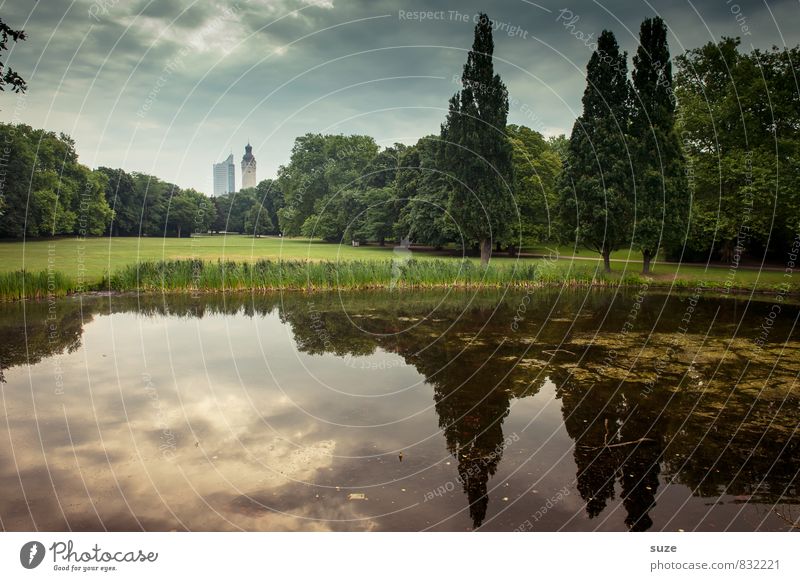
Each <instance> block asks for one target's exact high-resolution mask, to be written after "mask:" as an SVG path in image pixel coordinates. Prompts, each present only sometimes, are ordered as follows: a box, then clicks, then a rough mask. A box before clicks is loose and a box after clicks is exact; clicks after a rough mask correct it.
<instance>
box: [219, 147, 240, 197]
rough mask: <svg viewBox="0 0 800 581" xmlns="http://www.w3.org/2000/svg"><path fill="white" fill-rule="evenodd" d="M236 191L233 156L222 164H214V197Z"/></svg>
mask: <svg viewBox="0 0 800 581" xmlns="http://www.w3.org/2000/svg"><path fill="white" fill-rule="evenodd" d="M235 191H236V166H235V165H234V164H233V154H230V155H229V156H228V159H226V160H225V161H223V162H222V163H215V164H214V195H215V196H221V195H223V194H227V193H230V192H235Z"/></svg>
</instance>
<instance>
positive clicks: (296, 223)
mask: <svg viewBox="0 0 800 581" xmlns="http://www.w3.org/2000/svg"><path fill="white" fill-rule="evenodd" d="M491 26H492V25H491V22H490V21H489V20H488V17H486V16H485V15H482V17H481V18H480V19H479V22H478V24H477V25H476V27H475V40H474V43H473V47H472V50H471V51H470V52H469V55H468V57H467V62H466V64H465V65H464V70H463V74H462V82H461V85H462V86H461V89H460V90H459V92H457V93H456V94H455V95H454V96H453V97H452V98H451V100H450V103H449V111H448V114H447V117H446V119H445V120H444V122H443V124H442V127H441V131H440V132H439V134H436V135H427V136H425V137H423V138H421V139H420V140H419V141H417V143H415V144H412V145H405V144H400V143H396V144H394V145H392V146H389V147H385V148H381V147H379V145H378V144H377V143H376V142H375V140H374V139H373V138H372V137H369V136H365V135H321V134H312V133H309V134H306V135H303V136H301V137H299V138H297V139H296V141H295V143H294V147H293V149H292V152H291V156H290V159H289V161H288V163H287V164H286V165H284V166H282V167H281V168H280V169H279V171H278V176H277V178H276V179H275V180H264V181H262V182H260V183H259V184H258V186H257V187H255V188H251V189H246V190H241V191H239V192H235V193H230V194H226V195H224V196H219V197H216V198H208V197H206V196H204V195H203V194H201V193H199V192H197V191H195V190H192V189H182V188H179V187H178V186H176V185H174V184H171V183H167V182H165V181H163V180H160V179H159V178H157V177H155V176H150V175H145V174H140V173H127V172H125V171H124V170H122V169H110V168H104V167H101V168H98V169H96V170H91V169H89V168H87V167H85V166H83V165H81V164H80V163H78V159H77V155H76V153H75V147H74V143H73V142H72V140H71V139H70V138H69V137H68V136H66V135H63V134H62V135H56V134H54V133H51V132H47V131H43V130H35V129H32V128H30V127H28V126H25V125H13V126H12V125H7V124H0V139H2V140H3V141H4V143H5V148H4V149H3V154H2V159H0V166H1V172H0V173H1V174H2V175H1V177H2V182H0V184H1V185H2V187H0V214H1V215H0V236H3V237H15V238H19V237H22V236H23V235H25V236H33V237H35V236H54V235H67V234H77V235H102V234H108V235H114V236H139V235H147V236H189V235H191V234H192V233H198V232H202V233H205V232H241V233H247V234H250V235H255V236H259V235H279V234H280V235H285V236H307V237H313V238H320V239H323V240H326V241H329V242H337V243H347V244H349V243H350V242H351V241H359V242H375V243H378V244H381V245H383V244H385V243H386V242H387V241H389V242H390V243H392V244H405V243H415V244H421V245H427V246H431V247H434V248H440V247H443V246H445V245H454V246H455V247H456V248H463V249H464V250H465V251H468V252H475V253H478V252H479V253H480V254H481V257H482V258H483V260H484V261H486V260H488V258H489V255H490V254H491V252H492V248H493V247H494V249H495V251H498V250H501V249H502V250H508V251H509V252H510V253H512V254H513V253H516V252H517V251H518V250H519V248H520V247H521V246H522V247H525V246H533V245H537V244H542V243H547V244H568V245H575V246H580V247H585V248H589V249H593V250H595V251H597V252H598V253H599V254H600V255H601V256H602V257H603V258H604V259H605V264H606V268H610V255H611V253H612V252H613V251H614V250H618V249H621V248H628V247H631V248H634V249H635V250H638V251H640V252H641V253H642V255H643V257H644V271H645V272H647V271H648V270H649V265H650V262H651V260H652V259H653V258H655V257H657V256H663V255H666V256H668V257H670V258H675V259H680V258H682V259H687V258H688V259H691V260H703V261H705V260H716V259H721V260H724V261H731V260H734V261H738V260H740V259H741V257H742V256H743V255H746V254H749V255H750V256H752V257H753V258H764V257H767V258H772V259H780V257H781V255H782V253H785V251H786V250H787V249H788V248H790V247H791V246H792V241H793V240H794V239H795V236H797V233H798V231H799V230H800V164H798V161H797V160H798V159H800V95H799V93H798V85H797V78H798V73H800V71H798V63H800V48H794V49H791V50H782V49H778V48H774V49H772V50H768V51H764V50H753V51H752V52H750V53H743V52H742V51H741V50H740V47H739V41H738V40H736V39H723V40H722V41H721V42H719V43H709V44H707V45H705V46H703V47H701V48H697V49H693V50H689V51H688V52H686V53H684V54H683V55H681V56H679V57H678V58H677V59H675V60H674V62H675V64H676V72H675V75H674V76H673V59H672V58H671V56H670V52H669V47H668V45H667V29H666V26H665V24H664V22H663V21H662V20H661V19H660V18H652V19H647V20H645V21H644V22H643V23H642V26H641V30H640V44H639V46H638V48H637V51H636V53H635V54H634V56H633V58H632V59H631V62H632V67H631V70H630V71H629V69H628V55H627V54H626V53H625V52H622V51H621V50H620V49H619V47H618V45H617V41H616V39H615V38H614V34H613V33H612V32H610V31H603V32H602V34H601V35H600V36H599V37H598V40H597V45H596V47H595V50H594V52H593V54H592V56H591V58H590V60H589V63H588V65H587V84H586V90H585V93H584V95H583V100H582V104H583V111H582V113H581V115H580V116H579V117H578V119H577V120H576V122H575V125H574V127H573V129H572V132H571V135H570V136H569V138H567V137H565V136H559V137H555V138H549V139H546V138H545V137H544V136H542V135H541V134H540V133H538V132H536V131H534V130H532V129H530V128H528V127H524V126H519V125H513V124H511V125H507V123H506V120H507V116H508V91H507V89H506V87H505V85H504V84H503V82H502V81H501V79H500V77H499V75H497V74H496V73H495V72H494V68H493V62H492V55H493V52H494V43H493V40H492V28H491Z"/></svg>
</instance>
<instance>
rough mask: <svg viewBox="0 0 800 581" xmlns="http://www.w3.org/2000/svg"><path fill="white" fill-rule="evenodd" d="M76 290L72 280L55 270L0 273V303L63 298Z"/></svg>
mask: <svg viewBox="0 0 800 581" xmlns="http://www.w3.org/2000/svg"><path fill="white" fill-rule="evenodd" d="M76 290H77V285H76V284H75V281H74V280H73V279H72V278H70V277H69V276H67V275H66V274H64V273H62V272H59V271H55V270H50V271H47V270H43V271H41V272H27V271H24V270H17V271H14V272H0V301H18V300H21V299H44V298H49V297H63V296H66V295H68V294H71V293H73V292H75V291H76Z"/></svg>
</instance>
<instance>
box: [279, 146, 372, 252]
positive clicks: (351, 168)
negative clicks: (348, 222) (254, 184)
mask: <svg viewBox="0 0 800 581" xmlns="http://www.w3.org/2000/svg"><path fill="white" fill-rule="evenodd" d="M377 153H378V145H377V144H376V143H375V140H374V139H373V138H372V137H368V136H366V135H321V134H312V133H308V134H306V135H304V136H302V137H298V138H297V139H296V140H295V143H294V147H293V148H292V155H291V158H290V159H289V163H288V165H285V166H281V168H280V169H279V170H278V187H279V189H280V191H282V192H283V198H284V206H283V207H282V208H280V209H279V210H278V212H277V215H278V222H279V225H280V229H281V231H282V232H283V234H284V235H285V236H297V235H298V234H300V233H301V232H302V231H303V229H304V228H305V229H306V230H308V229H309V228H310V227H311V226H310V224H311V223H313V221H312V222H309V223H308V224H309V225H306V223H307V221H308V220H309V218H311V217H312V216H315V215H318V214H320V213H321V212H322V211H323V209H324V208H331V209H332V210H334V209H336V208H337V207H338V206H339V204H340V201H336V197H337V196H339V195H340V194H341V193H342V192H343V190H345V189H356V188H358V187H359V185H360V181H361V179H362V178H363V177H364V175H365V170H366V168H367V166H368V164H369V163H370V161H372V159H373V158H374V157H375V156H376V154H377ZM317 218H318V216H317ZM333 220H335V218H333Z"/></svg>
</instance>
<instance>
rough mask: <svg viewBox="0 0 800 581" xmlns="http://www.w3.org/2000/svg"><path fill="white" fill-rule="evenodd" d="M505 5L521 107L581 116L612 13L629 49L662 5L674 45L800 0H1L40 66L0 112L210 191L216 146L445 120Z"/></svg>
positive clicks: (384, 135)
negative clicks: (483, 21)
mask: <svg viewBox="0 0 800 581" xmlns="http://www.w3.org/2000/svg"><path fill="white" fill-rule="evenodd" d="M481 11H485V12H487V13H488V15H489V17H490V18H491V19H492V20H493V21H494V23H495V27H496V29H495V32H494V41H495V52H494V57H495V59H494V61H495V70H496V72H498V73H499V74H500V75H501V77H502V79H503V81H504V82H505V83H506V85H507V87H508V90H509V101H510V107H509V122H510V123H517V124H521V125H527V126H529V127H531V128H533V129H535V130H537V131H539V132H541V133H543V134H545V135H557V134H560V133H568V132H569V131H570V130H571V127H572V124H573V122H574V120H575V118H576V117H577V116H578V115H579V114H580V100H581V96H582V93H583V88H584V85H585V67H586V62H587V61H588V59H589V56H590V55H591V51H592V43H593V42H594V40H595V39H596V38H597V36H598V35H599V33H600V32H601V31H602V30H603V29H609V30H612V31H613V32H614V33H615V35H616V37H617V40H618V41H619V43H620V45H621V46H622V48H623V49H625V50H627V51H628V53H629V59H630V57H631V55H632V54H633V52H635V50H636V39H637V35H638V27H639V24H640V23H641V21H642V20H643V19H644V18H646V17H650V16H654V15H659V16H661V17H662V18H663V19H664V20H665V22H666V23H667V25H668V27H669V30H670V37H669V42H670V47H671V51H672V54H673V55H677V54H680V53H682V52H684V51H685V50H687V49H691V48H695V47H698V46H701V45H703V44H705V43H707V42H710V41H717V40H719V39H720V38H721V37H722V36H730V37H737V36H738V37H740V38H741V40H742V45H743V47H744V48H745V49H748V50H749V49H751V48H752V47H759V48H769V47H771V46H774V45H777V46H779V47H783V46H795V45H797V44H800V26H798V25H797V23H798V22H800V18H798V17H800V0H769V1H767V2H764V1H762V2H758V1H753V0H694V1H686V0H674V1H654V0H650V1H647V0H608V1H603V2H598V1H594V2H591V1H587V0H570V1H567V0H539V1H537V2H533V1H529V0H499V1H489V0H483V1H482V2H477V1H473V0H459V1H456V0H451V1H431V0H428V1H423V0H395V1H389V0H349V1H346V0H218V1H215V0H203V1H200V0H197V1H190V0H169V1H166V0H94V1H89V0H73V1H69V0H10V1H9V0H5V1H2V0H0V18H2V19H3V21H5V22H6V23H7V24H9V25H10V26H11V27H12V28H23V29H24V30H25V32H26V33H27V35H28V39H27V40H26V41H24V42H20V43H17V44H12V46H11V47H10V50H9V52H8V54H5V55H4V57H5V58H4V62H5V64H6V65H8V66H10V67H12V68H14V69H15V70H17V72H18V73H20V74H21V75H22V77H23V78H25V79H26V81H27V82H28V91H27V93H26V94H25V95H23V96H21V97H18V96H16V95H13V94H11V93H8V92H5V93H2V94H0V121H2V122H6V123H8V122H13V123H26V124H28V125H31V126H33V127H37V128H39V127H41V128H45V129H48V130H52V131H56V132H64V133H67V134H69V135H71V136H72V137H73V138H74V139H75V141H76V147H77V151H78V154H79V157H80V161H81V162H82V163H84V164H86V165H88V166H90V167H99V166H107V167H122V168H124V169H125V170H126V171H138V172H144V173H150V174H154V175H157V176H159V177H160V178H162V179H164V180H166V181H169V182H172V183H176V184H178V185H179V186H181V187H185V188H188V187H192V188H195V189H198V190H200V191H202V192H205V193H209V194H210V193H211V192H212V169H211V165H212V163H215V162H219V161H222V160H223V159H224V158H225V157H227V156H228V154H229V153H233V154H234V159H235V161H236V165H237V169H236V184H237V187H239V185H240V184H241V171H240V169H241V168H240V162H241V158H242V155H244V146H245V144H246V143H247V142H248V141H249V142H250V143H251V144H252V145H253V153H254V155H255V156H256V160H257V162H258V179H259V180H261V179H265V178H272V177H275V176H276V173H277V171H278V168H279V166H281V165H283V164H286V163H287V162H288V160H289V157H290V155H291V148H292V145H293V143H294V139H295V138H296V137H297V136H299V135H303V134H305V133H344V134H353V133H360V134H367V135H371V136H373V137H374V138H375V139H376V141H377V142H378V144H380V145H381V146H388V145H391V144H392V143H394V142H402V143H409V144H410V143H414V142H415V141H416V140H417V139H419V138H420V137H422V136H423V135H428V134H431V133H438V131H439V127H440V124H441V122H442V121H443V120H444V117H445V115H446V110H447V101H448V99H449V98H450V96H451V95H452V94H453V93H455V92H456V91H457V90H458V89H459V87H460V84H459V80H460V76H461V70H462V67H463V64H464V62H465V61H466V57H467V51H469V48H470V46H471V44H472V40H473V30H474V26H475V21H476V15H477V14H478V13H479V12H481Z"/></svg>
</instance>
